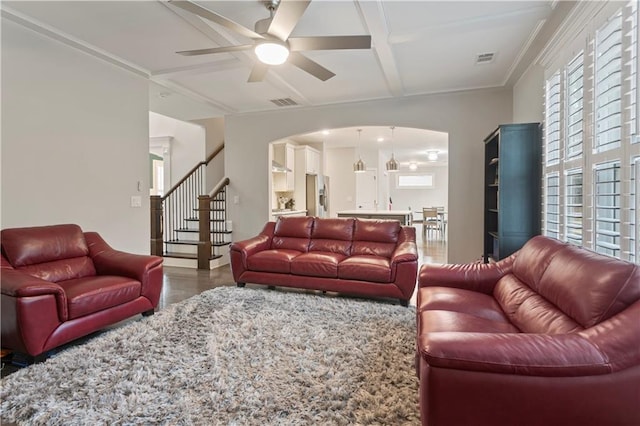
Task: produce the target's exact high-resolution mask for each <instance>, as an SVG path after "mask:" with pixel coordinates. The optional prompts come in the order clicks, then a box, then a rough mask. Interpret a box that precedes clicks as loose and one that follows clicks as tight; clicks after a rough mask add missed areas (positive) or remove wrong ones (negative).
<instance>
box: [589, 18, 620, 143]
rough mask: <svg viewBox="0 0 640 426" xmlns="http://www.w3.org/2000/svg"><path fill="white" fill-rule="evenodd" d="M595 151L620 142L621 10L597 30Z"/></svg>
mask: <svg viewBox="0 0 640 426" xmlns="http://www.w3.org/2000/svg"><path fill="white" fill-rule="evenodd" d="M595 55H596V58H595V62H596V64H595V65H596V66H595V76H594V77H595V117H596V135H595V136H596V137H595V146H594V148H595V151H596V152H603V151H607V150H609V149H614V148H617V147H619V146H620V138H621V127H622V117H621V113H622V108H621V99H622V87H621V86H622V75H621V74H622V13H621V12H618V13H617V14H616V15H615V16H613V17H612V18H611V19H610V20H609V21H608V22H607V23H606V24H605V25H604V26H603V27H602V28H601V29H600V30H599V31H598V32H597V33H596V47H595Z"/></svg>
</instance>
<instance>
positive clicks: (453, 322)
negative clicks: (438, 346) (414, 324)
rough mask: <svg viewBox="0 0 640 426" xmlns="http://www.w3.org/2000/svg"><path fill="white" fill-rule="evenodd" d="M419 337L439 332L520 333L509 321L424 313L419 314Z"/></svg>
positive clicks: (436, 312)
mask: <svg viewBox="0 0 640 426" xmlns="http://www.w3.org/2000/svg"><path fill="white" fill-rule="evenodd" d="M418 317H419V320H418V324H419V329H418V335H423V334H428V333H437V332H462V333H520V330H518V329H517V328H516V327H514V326H513V325H512V324H511V323H509V322H507V321H497V320H492V319H487V318H483V317H479V316H476V315H472V314H468V313H465V312H455V311H444V310H443V311H440V310H433V311H422V312H419V313H418Z"/></svg>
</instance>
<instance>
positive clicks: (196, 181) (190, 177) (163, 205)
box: [151, 144, 224, 256]
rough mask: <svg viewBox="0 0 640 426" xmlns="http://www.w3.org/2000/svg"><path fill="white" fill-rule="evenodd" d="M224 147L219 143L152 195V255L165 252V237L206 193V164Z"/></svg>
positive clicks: (191, 212)
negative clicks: (162, 190) (161, 192)
mask: <svg viewBox="0 0 640 426" xmlns="http://www.w3.org/2000/svg"><path fill="white" fill-rule="evenodd" d="M223 149H224V144H222V145H221V146H219V147H218V148H217V149H216V150H215V151H214V152H213V153H211V155H209V156H208V157H207V159H206V160H205V161H201V162H199V163H198V164H196V165H195V166H194V167H193V168H192V169H191V170H190V171H189V172H188V173H187V174H186V175H185V176H184V177H183V178H182V179H180V180H179V181H178V182H177V183H176V184H175V185H173V187H172V188H171V189H169V191H167V193H166V194H165V195H164V196H160V195H152V196H151V254H152V255H156V256H163V255H164V254H165V250H164V243H165V240H164V238H165V236H167V237H170V238H172V236H174V235H175V234H176V233H175V231H176V230H177V229H179V228H180V227H181V226H183V224H184V223H185V219H190V218H192V217H193V216H194V211H195V210H198V209H199V208H200V206H199V201H198V197H199V196H201V195H202V194H204V193H205V184H206V182H205V170H206V167H207V165H208V164H209V163H210V162H211V160H213V159H214V158H215V157H216V155H218V154H219V153H220V152H221V151H222V150H223Z"/></svg>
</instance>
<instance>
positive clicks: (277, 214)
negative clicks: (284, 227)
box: [271, 209, 307, 221]
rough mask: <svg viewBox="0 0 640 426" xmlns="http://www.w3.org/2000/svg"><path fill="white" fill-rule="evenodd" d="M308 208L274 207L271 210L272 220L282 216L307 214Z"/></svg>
mask: <svg viewBox="0 0 640 426" xmlns="http://www.w3.org/2000/svg"><path fill="white" fill-rule="evenodd" d="M306 215H307V211H306V210H291V209H273V210H271V220H274V221H275V220H277V219H278V217H280V216H288V217H289V216H306Z"/></svg>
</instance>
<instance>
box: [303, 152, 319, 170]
mask: <svg viewBox="0 0 640 426" xmlns="http://www.w3.org/2000/svg"><path fill="white" fill-rule="evenodd" d="M304 155H305V173H306V174H308V175H317V174H319V173H320V152H318V151H316V150H315V149H313V148H311V147H308V146H305V147H304Z"/></svg>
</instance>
